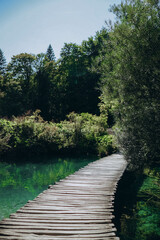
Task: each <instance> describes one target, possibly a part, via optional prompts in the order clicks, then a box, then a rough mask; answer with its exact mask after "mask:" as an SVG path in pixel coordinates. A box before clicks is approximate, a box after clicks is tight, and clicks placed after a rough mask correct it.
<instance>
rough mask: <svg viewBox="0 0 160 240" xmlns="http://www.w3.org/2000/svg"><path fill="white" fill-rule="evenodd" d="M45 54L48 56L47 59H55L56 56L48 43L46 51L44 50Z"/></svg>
mask: <svg viewBox="0 0 160 240" xmlns="http://www.w3.org/2000/svg"><path fill="white" fill-rule="evenodd" d="M46 56H47V58H48V60H49V61H55V60H56V57H55V54H54V51H53V48H52V46H51V44H49V46H48V48H47V52H46Z"/></svg>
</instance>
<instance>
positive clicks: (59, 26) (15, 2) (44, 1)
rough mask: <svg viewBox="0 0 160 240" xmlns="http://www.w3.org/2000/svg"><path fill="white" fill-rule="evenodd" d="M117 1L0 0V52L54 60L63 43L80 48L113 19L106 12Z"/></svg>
mask: <svg viewBox="0 0 160 240" xmlns="http://www.w3.org/2000/svg"><path fill="white" fill-rule="evenodd" d="M120 2H121V0H0V48H1V49H2V51H3V52H4V55H5V57H6V59H7V61H10V58H11V57H12V56H13V55H16V54H19V53H22V52H27V53H33V54H37V53H41V52H46V49H47V47H48V45H49V44H51V45H52V47H53V49H54V52H55V55H56V57H57V58H58V57H59V54H60V50H61V48H62V47H63V45H64V43H65V42H67V43H69V42H75V43H77V44H80V43H81V42H82V41H83V40H87V39H88V37H90V36H93V35H95V33H96V31H98V30H100V29H101V28H102V26H104V25H105V24H104V22H105V20H108V19H113V15H112V14H111V13H109V11H108V9H109V7H110V5H112V4H113V3H116V4H118V3H120Z"/></svg>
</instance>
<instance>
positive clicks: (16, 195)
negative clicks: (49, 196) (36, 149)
mask: <svg viewBox="0 0 160 240" xmlns="http://www.w3.org/2000/svg"><path fill="white" fill-rule="evenodd" d="M94 160H96V159H95V158H76V159H75V158H49V159H44V158H43V159H38V161H35V159H34V161H33V160H32V161H31V160H30V163H28V162H27V161H26V159H25V161H23V160H22V161H21V162H24V163H23V164H22V163H21V162H19V163H5V162H0V219H3V218H6V217H8V216H9V214H11V213H13V212H15V211H16V210H17V209H19V208H20V207H22V206H23V205H24V204H25V203H26V202H27V201H28V200H32V199H33V198H35V197H36V196H37V195H38V194H39V193H40V192H42V191H43V190H44V189H46V188H47V187H48V185H50V184H54V183H55V182H56V181H59V180H60V179H63V178H65V177H66V176H68V175H70V174H72V173H74V172H75V171H77V170H78V169H79V168H81V167H83V166H85V165H87V164H88V163H89V162H91V161H94ZM12 162H14V161H12Z"/></svg>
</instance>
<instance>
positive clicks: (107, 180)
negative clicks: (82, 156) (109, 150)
mask: <svg viewBox="0 0 160 240" xmlns="http://www.w3.org/2000/svg"><path fill="white" fill-rule="evenodd" d="M125 168H126V162H125V160H124V159H123V157H122V156H121V155H118V154H114V155H112V156H109V157H105V158H101V159H100V160H97V161H95V162H93V163H90V164H89V165H88V166H86V167H84V168H82V169H80V170H79V171H77V172H76V173H75V174H72V175H70V176H69V177H67V178H65V179H64V180H61V181H60V182H57V183H56V184H55V185H51V186H50V187H49V189H48V190H45V191H44V192H43V193H41V194H40V195H38V197H37V198H35V199H34V200H33V201H29V202H28V203H27V204H26V205H25V206H24V207H22V208H21V209H19V210H18V211H17V212H16V213H15V214H11V215H10V218H9V219H4V220H2V221H1V222H0V239H3V240H41V239H43V240H51V239H52V240H60V239H61V240H62V239H63V240H69V239H70V240H94V239H97V240H107V239H108V240H118V239H119V238H118V237H116V229H115V226H114V224H113V223H112V219H113V218H114V216H113V201H114V193H115V190H116V186H117V182H118V180H119V179H120V177H121V175H122V174H123V172H124V170H125Z"/></svg>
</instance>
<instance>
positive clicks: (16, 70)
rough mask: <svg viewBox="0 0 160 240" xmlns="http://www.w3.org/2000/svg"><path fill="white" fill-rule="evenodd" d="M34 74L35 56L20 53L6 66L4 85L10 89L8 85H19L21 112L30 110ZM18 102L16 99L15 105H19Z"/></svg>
mask: <svg viewBox="0 0 160 240" xmlns="http://www.w3.org/2000/svg"><path fill="white" fill-rule="evenodd" d="M34 74H35V56H34V55H32V54H27V53H21V54H19V55H16V56H13V57H12V59H11V62H10V63H9V64H8V66H7V74H6V85H7V84H8V86H9V87H10V84H12V83H13V82H14V81H15V82H16V84H17V85H19V88H21V91H22V98H21V102H22V104H23V110H22V111H23V112H25V111H27V110H30V109H32V103H33V98H34V90H35V88H34V87H35V86H34ZM6 87H7V86H6ZM6 91H7V90H6ZM11 94H12V93H11ZM9 98H10V95H9ZM15 100H16V99H15ZM19 100H20V99H18V102H17V104H19Z"/></svg>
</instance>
